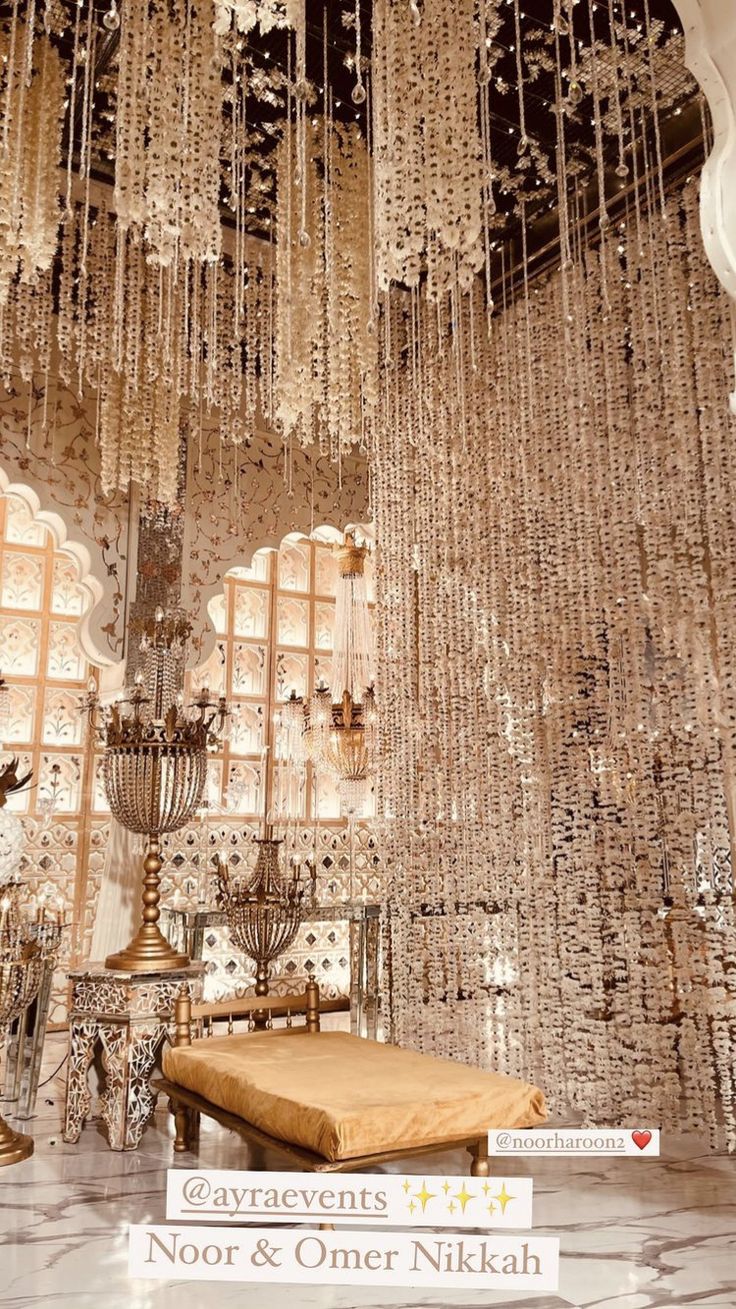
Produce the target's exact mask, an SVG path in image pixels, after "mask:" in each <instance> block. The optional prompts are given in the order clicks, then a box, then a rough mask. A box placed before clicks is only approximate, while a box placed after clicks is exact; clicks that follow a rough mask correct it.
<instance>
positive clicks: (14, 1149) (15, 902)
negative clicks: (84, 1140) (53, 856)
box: [0, 882, 63, 1168]
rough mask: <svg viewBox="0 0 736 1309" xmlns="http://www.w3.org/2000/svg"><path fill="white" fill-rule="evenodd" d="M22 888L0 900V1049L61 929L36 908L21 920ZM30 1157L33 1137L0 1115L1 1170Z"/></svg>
mask: <svg viewBox="0 0 736 1309" xmlns="http://www.w3.org/2000/svg"><path fill="white" fill-rule="evenodd" d="M22 893H23V886H22V883H20V882H11V883H8V884H7V885H6V886H4V887H3V888H2V899H0V1049H1V1048H2V1046H3V1045H4V1044H5V1041H6V1039H7V1032H8V1028H9V1026H10V1024H11V1023H12V1022H14V1021H15V1019H16V1018H20V1016H21V1014H22V1013H23V1011H24V1010H25V1009H27V1008H28V1006H29V1005H30V1004H31V1003H32V1001H33V1000H35V998H36V995H37V994H38V989H39V986H40V985H41V980H42V978H43V974H44V971H45V969H46V968H47V967H48V966H49V964H50V963H51V962H53V960H54V959H55V958H56V955H57V953H58V949H59V945H60V943H61V934H62V931H63V926H62V924H61V922H60V920H59V917H58V916H57V921H56V922H54V921H52V920H51V919H49V918H47V916H46V912H45V910H44V909H43V907H41V908H37V909H36V912H35V917H34V918H33V919H29V918H26V917H24V916H23V912H22V905H21V896H22ZM31 1154H33V1137H31V1136H26V1135H24V1133H22V1132H16V1131H15V1130H14V1129H13V1128H12V1127H10V1126H9V1125H8V1124H7V1123H6V1121H5V1119H4V1118H3V1117H2V1116H1V1115H0V1168H1V1167H4V1166H5V1165H6V1164H17V1163H20V1161H21V1160H22V1159H27V1158H28V1156H29V1155H31Z"/></svg>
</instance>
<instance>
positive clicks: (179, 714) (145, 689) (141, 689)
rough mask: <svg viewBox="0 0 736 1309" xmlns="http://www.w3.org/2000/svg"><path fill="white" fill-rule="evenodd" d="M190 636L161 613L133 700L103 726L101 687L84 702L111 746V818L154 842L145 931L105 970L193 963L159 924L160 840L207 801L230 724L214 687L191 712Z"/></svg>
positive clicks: (186, 627)
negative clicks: (212, 760) (213, 754)
mask: <svg viewBox="0 0 736 1309" xmlns="http://www.w3.org/2000/svg"><path fill="white" fill-rule="evenodd" d="M190 632H191V625H190V623H189V622H188V621H187V620H186V619H185V618H183V617H182V616H180V615H177V614H173V615H172V614H169V615H166V614H164V612H163V610H162V609H160V608H159V609H157V610H156V613H155V616H154V619H153V621H152V622H151V623H149V624H147V625H146V627H145V628H144V632H143V636H142V640H141V651H142V653H143V656H144V658H143V666H142V668H141V669H140V671H139V672H138V673H137V674H136V678H135V686H134V688H133V690H132V692H131V694H130V696H129V697H128V698H127V699H126V700H123V701H119V702H117V703H114V704H112V705H110V706H109V707H106V708H105V709H104V710H103V711H102V720H101V722H100V701H99V697H98V694H97V688H96V684H95V683H94V681H92V682H91V683H90V688H89V692H88V695H87V697H86V700H85V702H84V708H85V710H86V711H87V714H88V716H89V721H90V725H91V728H92V730H93V731H97V732H98V733H99V737H100V742H101V744H102V745H103V747H104V752H105V756H104V767H103V780H104V787H105V794H106V796H107V800H108V803H109V805H110V809H111V811H112V814H113V816H114V817H115V818H116V819H117V820H118V822H119V823H121V824H122V826H123V827H126V828H127V829H128V831H130V832H136V833H137V834H139V835H141V836H145V837H147V840H148V848H147V851H146V856H145V858H144V861H143V871H144V874H145V876H144V880H143V913H142V921H141V925H140V927H139V929H138V931H137V933H136V935H135V936H134V937H133V940H132V941H131V942H130V943H129V944H128V945H127V946H126V947H125V949H124V950H121V951H119V952H118V953H116V954H113V955H110V956H109V957H108V958H107V959H106V961H105V963H106V967H108V968H114V969H118V970H123V971H126V972H130V971H135V972H159V971H162V970H169V969H172V968H182V967H185V966H186V965H187V964H188V963H189V958H188V956H187V955H186V954H182V953H180V952H178V951H176V950H174V949H173V948H172V946H171V945H170V944H169V942H168V941H167V940H166V938H165V936H164V935H163V933H162V932H161V930H160V928H159V926H158V919H159V899H160V890H159V884H160V879H161V867H162V863H163V861H162V858H161V837H162V836H164V835H166V834H167V833H169V832H176V831H178V830H179V829H180V828H181V827H183V826H184V824H185V823H187V822H188V821H189V819H190V818H191V816H192V814H193V813H194V811H195V810H196V808H197V806H198V805H199V804H200V803H201V801H202V795H203V792H204V788H205V782H206V779H207V753H208V749H210V748H215V747H217V746H218V745H219V743H220V740H221V737H222V736H223V734H224V731H225V725H226V721H227V718H228V710H227V706H226V702H225V698H224V697H223V696H220V697H219V698H218V699H217V700H212V699H210V694H209V690H208V688H207V687H203V688H202V690H201V691H199V693H198V694H197V695H196V696H195V698H194V701H193V703H192V704H191V705H189V706H188V707H187V708H186V709H185V706H184V696H183V692H182V690H181V686H182V682H183V666H184V651H185V648H186V642H187V640H188V637H189V634H190ZM125 706H127V712H123V709H124V707H125Z"/></svg>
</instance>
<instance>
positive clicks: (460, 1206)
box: [166, 1168, 532, 1229]
mask: <svg viewBox="0 0 736 1309" xmlns="http://www.w3.org/2000/svg"><path fill="white" fill-rule="evenodd" d="M166 1217H167V1218H168V1219H169V1220H172V1219H173V1220H176V1221H182V1220H184V1221H190V1222H192V1221H199V1222H218V1223H253V1222H263V1221H264V1220H265V1221H268V1222H272V1223H278V1222H284V1223H301V1222H305V1221H306V1222H318V1223H337V1224H338V1225H342V1224H343V1223H350V1224H360V1225H361V1226H364V1227H365V1226H368V1225H370V1224H380V1226H381V1227H383V1226H384V1225H385V1226H387V1227H388V1226H390V1225H394V1226H398V1227H451V1228H453V1229H454V1228H457V1227H462V1228H464V1227H473V1228H479V1227H489V1228H491V1227H506V1228H509V1227H510V1228H527V1227H531V1225H532V1181H531V1178H529V1177H455V1176H452V1177H446V1176H445V1175H444V1174H441V1173H440V1174H432V1175H430V1174H428V1175H426V1176H422V1174H421V1173H420V1174H419V1175H418V1176H411V1177H408V1176H405V1175H404V1174H402V1173H397V1174H395V1175H391V1176H385V1175H380V1174H376V1173H340V1174H339V1175H337V1176H335V1175H332V1176H330V1177H328V1178H324V1177H320V1176H319V1175H318V1174H314V1173H272V1172H268V1173H263V1172H260V1173H258V1172H236V1171H234V1170H233V1171H231V1170H224V1169H212V1170H210V1169H206V1170H201V1169H199V1170H197V1169H185V1168H171V1169H169V1173H168V1181H167V1187H166Z"/></svg>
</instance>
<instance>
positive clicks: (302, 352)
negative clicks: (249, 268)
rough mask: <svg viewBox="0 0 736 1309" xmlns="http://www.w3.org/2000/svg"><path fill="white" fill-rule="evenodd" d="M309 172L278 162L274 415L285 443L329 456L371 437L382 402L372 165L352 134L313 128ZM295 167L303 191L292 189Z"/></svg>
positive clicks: (284, 148)
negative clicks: (311, 447)
mask: <svg viewBox="0 0 736 1309" xmlns="http://www.w3.org/2000/svg"><path fill="white" fill-rule="evenodd" d="M304 158H305V166H304V172H303V174H302V173H301V165H299V164H298V159H297V155H296V149H295V143H294V142H293V141H291V140H290V134H289V133H287V134H285V137H284V140H283V141H282V143H281V146H280V148H279V154H278V164H277V188H278V202H277V237H276V239H277V251H276V261H277V262H276V278H277V286H278V300H277V310H276V333H275V345H276V365H275V382H274V412H275V416H276V418H277V420H278V422H279V424H280V425H281V427H282V429H283V432H284V436H285V439H286V440H287V441H288V440H291V439H295V440H297V441H299V442H301V443H302V444H304V445H311V444H312V443H315V442H316V443H317V444H318V446H319V448H320V450H322V451H323V452H329V453H331V454H332V455H333V456H335V455H337V454H338V453H339V452H340V451H341V450H348V449H349V448H350V447H351V446H352V445H353V444H355V443H358V444H360V445H363V446H365V445H366V444H367V442H368V440H369V438H370V432H371V430H372V423H373V419H374V414H375V409H376V403H377V375H378V369H377V355H378V346H377V336H376V330H375V322H374V318H373V307H372V299H371V249H370V222H369V215H368V207H369V194H370V187H369V162H368V155H367V151H366V147H365V141H364V139H363V138H362V136H361V135H360V133H359V131H358V129H357V128H356V127H354V126H350V127H345V126H343V125H342V124H338V123H333V122H328V123H327V124H326V125H325V124H321V125H320V126H319V127H318V128H315V127H313V126H311V125H309V127H308V128H307V145H306V150H305V156H304ZM297 168H299V172H298V173H297V175H298V176H300V177H301V181H300V183H299V185H296V184H295V182H294V175H295V172H296V170H297Z"/></svg>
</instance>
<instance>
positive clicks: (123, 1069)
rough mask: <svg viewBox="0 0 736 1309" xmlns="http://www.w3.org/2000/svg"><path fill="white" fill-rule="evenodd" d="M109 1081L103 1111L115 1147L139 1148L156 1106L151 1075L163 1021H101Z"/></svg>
mask: <svg viewBox="0 0 736 1309" xmlns="http://www.w3.org/2000/svg"><path fill="white" fill-rule="evenodd" d="M99 1032H100V1039H101V1041H102V1052H103V1053H102V1064H103V1067H104V1069H105V1075H106V1085H105V1090H104V1091H103V1093H102V1096H101V1098H100V1112H101V1114H102V1118H103V1120H104V1122H105V1125H106V1126H107V1132H108V1140H109V1144H110V1149H111V1150H135V1149H136V1148H137V1146H138V1145H139V1144H140V1139H141V1136H142V1135H143V1130H144V1128H145V1126H146V1124H147V1122H148V1121H149V1119H150V1118H151V1116H152V1114H153V1111H154V1109H155V1108H156V1096H155V1093H154V1091H153V1090H152V1088H151V1084H150V1077H151V1072H152V1071H153V1065H154V1062H155V1059H156V1054H157V1051H158V1048H159V1046H160V1045H161V1042H162V1040H163V1036H164V1026H163V1024H162V1023H161V1022H160V1021H159V1020H157V1019H155V1018H153V1019H151V1021H150V1022H149V1023H136V1024H131V1025H130V1026H128V1025H127V1024H122V1023H121V1024H115V1023H109V1024H100V1027H99Z"/></svg>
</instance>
